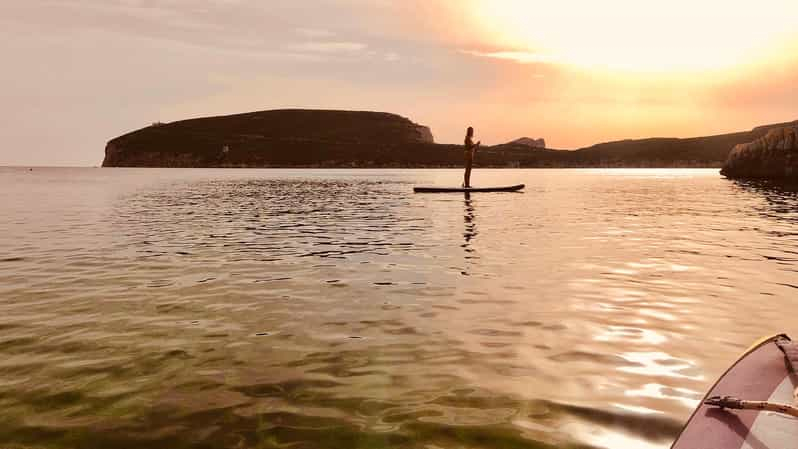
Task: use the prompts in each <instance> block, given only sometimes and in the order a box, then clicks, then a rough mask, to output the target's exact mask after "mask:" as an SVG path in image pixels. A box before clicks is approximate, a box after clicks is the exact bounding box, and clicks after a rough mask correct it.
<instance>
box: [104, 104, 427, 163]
mask: <svg viewBox="0 0 798 449" xmlns="http://www.w3.org/2000/svg"><path fill="white" fill-rule="evenodd" d="M433 143H434V139H433V136H432V132H431V131H430V129H429V128H427V127H425V126H421V125H418V124H416V123H413V122H411V121H410V120H408V119H406V118H404V117H400V116H398V115H395V114H388V113H383V112H358V111H326V110H300V109H290V110H273V111H261V112H251V113H246V114H236V115H228V116H221V117H208V118H199V119H192V120H183V121H179V122H173V123H165V124H164V123H155V124H153V125H152V126H149V127H147V128H144V129H140V130H138V131H134V132H131V133H128V134H125V135H123V136H120V137H117V138H115V139H113V140H111V141H110V142H108V145H107V146H106V150H105V160H104V161H103V166H104V167H137V166H138V167H217V166H222V167H225V166H233V167H238V166H254V167H260V166H296V165H300V166H315V165H323V166H337V165H347V164H351V163H353V162H355V163H363V162H366V161H368V160H370V159H371V158H377V160H378V161H379V162H382V160H381V158H380V156H379V154H380V153H381V152H385V151H389V152H394V151H395V152H401V151H407V148H408V147H411V146H418V145H420V146H422V147H423V146H425V145H431V144H433Z"/></svg>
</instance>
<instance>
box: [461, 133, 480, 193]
mask: <svg viewBox="0 0 798 449" xmlns="http://www.w3.org/2000/svg"><path fill="white" fill-rule="evenodd" d="M481 144H482V142H477V143H474V128H472V127H470V126H469V127H468V130H467V131H466V137H465V176H464V177H463V187H465V188H470V187H471V168H472V167H473V166H474V153H476V151H477V148H479V146H480V145H481Z"/></svg>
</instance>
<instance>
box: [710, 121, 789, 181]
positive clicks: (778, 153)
mask: <svg viewBox="0 0 798 449" xmlns="http://www.w3.org/2000/svg"><path fill="white" fill-rule="evenodd" d="M721 174H722V175H724V176H726V177H728V178H751V179H773V180H782V181H798V126H787V127H783V128H777V129H771V130H770V131H768V133H767V134H765V136H764V137H761V138H759V139H756V140H754V141H753V142H750V143H742V144H739V145H736V146H735V147H734V148H733V149H732V150H731V153H729V157H728V158H727V159H726V163H725V164H724V166H723V169H722V170H721Z"/></svg>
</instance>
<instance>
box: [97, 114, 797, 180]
mask: <svg viewBox="0 0 798 449" xmlns="http://www.w3.org/2000/svg"><path fill="white" fill-rule="evenodd" d="M465 125H466V124H464V126H465ZM789 126H798V122H793V123H783V124H777V125H768V126H762V127H758V128H755V129H753V130H751V131H744V132H738V133H732V134H723V135H717V136H711V137H696V138H689V139H675V138H653V139H641V140H623V141H618V142H609V143H602V144H599V145H594V146H591V147H588V148H582V149H578V150H554V149H548V148H546V143H545V140H543V139H531V138H526V137H525V138H521V139H518V140H515V141H513V142H509V143H506V144H501V145H495V146H487V147H483V148H482V149H480V151H479V153H478V155H477V164H478V166H480V167H522V168H526V167H530V168H534V167H721V166H722V165H723V164H724V161H726V159H727V156H728V155H729V152H730V150H731V149H732V148H733V147H735V146H737V145H740V144H748V143H751V142H755V141H757V139H762V138H765V137H766V136H767V134H768V132H769V131H771V130H775V129H780V128H784V127H789ZM738 148H739V147H738ZM746 154H748V153H746ZM462 159H463V152H462V146H461V145H447V144H438V143H435V141H434V138H433V135H432V132H431V130H430V129H429V128H428V127H426V126H422V125H419V124H417V123H414V122H412V121H411V120H409V119H407V118H404V117H401V116H399V115H396V114H389V113H384V112H361V111H331V110H305V109H286V110H273V111H261V112H251V113H246V114H236V115H227V116H220V117H207V118H198V119H191V120H182V121H177V122H172V123H156V124H153V125H152V126H149V127H146V128H143V129H140V130H138V131H133V132H131V133H128V134H125V135H123V136H120V137H117V138H115V139H112V140H111V141H110V142H108V144H107V146H106V149H105V159H104V161H103V166H104V167H257V168H260V167H297V168H298V167H330V168H335V167H340V168H345V167H347V168H348V167H363V168H377V167H385V168H394V167H397V168H398V167H407V168H421V167H431V168H432V167H459V166H461V165H462V163H463V160H462ZM729 173H732V171H729Z"/></svg>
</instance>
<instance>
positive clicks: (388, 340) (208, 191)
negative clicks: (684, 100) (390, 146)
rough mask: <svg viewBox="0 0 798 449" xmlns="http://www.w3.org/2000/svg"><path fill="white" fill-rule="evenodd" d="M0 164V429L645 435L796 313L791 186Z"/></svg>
mask: <svg viewBox="0 0 798 449" xmlns="http://www.w3.org/2000/svg"><path fill="white" fill-rule="evenodd" d="M0 175H2V176H1V177H0V187H2V188H0V200H2V202H0V204H2V206H0V207H2V214H0V230H2V232H0V295H2V298H4V301H3V302H0V354H2V356H3V357H2V358H0V420H1V421H3V422H5V423H7V424H5V425H4V426H0V444H6V445H9V444H10V445H29V446H37V445H41V446H47V447H50V446H55V445H58V444H61V443H64V442H65V441H69V442H71V443H70V444H74V445H79V446H82V447H110V446H116V447H133V446H141V445H146V446H147V447H207V446H209V445H210V446H213V447H240V446H247V447H249V446H257V445H260V446H262V447H285V446H286V445H292V447H300V448H301V447H308V448H310V447H313V448H316V447H329V448H344V447H355V446H361V447H420V446H426V447H508V446H510V447H512V446H513V445H525V446H530V447H537V446H535V444H537V443H541V444H543V443H546V444H553V445H567V444H570V443H573V442H582V443H587V444H590V445H593V446H596V447H608V448H609V447H611V448H623V447H629V448H640V447H657V448H662V447H667V446H668V445H669V444H670V440H671V439H672V438H673V437H674V436H675V434H676V433H677V432H678V430H679V427H680V426H681V423H682V422H683V421H684V420H685V419H686V418H687V416H688V415H689V414H690V412H691V411H692V408H693V407H694V406H695V405H696V404H697V401H698V399H699V398H700V397H701V395H702V394H703V392H704V391H705V390H706V389H707V388H708V387H709V384H710V383H711V382H712V381H713V380H714V379H715V378H716V377H717V376H718V375H719V374H720V373H721V372H722V371H723V370H724V369H725V368H726V367H727V366H728V364H729V363H730V362H731V361H733V360H734V359H735V357H736V356H737V355H738V353H739V352H741V351H742V350H743V349H744V348H745V347H747V346H748V345H749V344H750V343H751V342H752V341H753V340H755V339H757V338H759V337H761V336H762V335H764V334H768V333H776V332H790V331H792V330H793V327H794V326H795V325H794V322H793V321H794V320H793V319H792V315H791V314H789V313H785V310H792V307H793V302H794V301H793V299H794V297H795V293H796V288H798V286H796V281H795V278H796V272H798V195H796V193H795V192H790V191H786V190H782V189H779V188H769V187H763V186H761V185H757V184H750V183H739V182H732V181H728V180H725V179H722V178H721V177H720V176H719V175H718V174H717V171H715V170H484V171H480V172H478V173H475V180H478V181H479V183H480V184H483V185H487V184H508V183H516V182H523V183H525V184H526V185H527V188H526V190H525V192H524V193H511V194H484V195H478V194H474V195H471V196H470V197H464V196H462V195H457V194H454V195H414V194H412V193H411V192H412V187H413V185H416V184H441V185H446V184H456V183H457V182H458V178H459V175H460V173H459V172H458V171H454V170H374V171H367V170H362V171H357V170H353V171H347V170H135V169H101V170H100V169H96V170H93V169H39V170H36V171H34V172H27V171H23V170H17V169H0Z"/></svg>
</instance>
